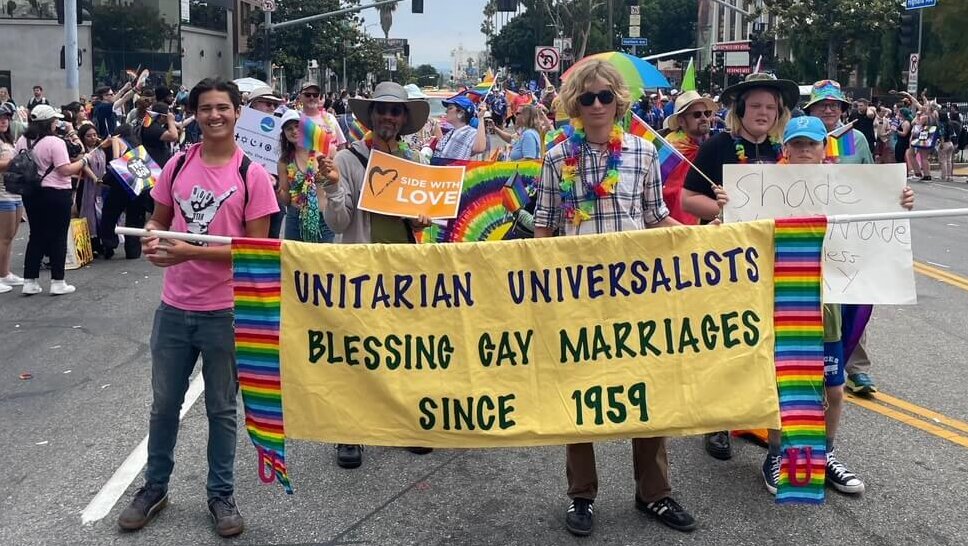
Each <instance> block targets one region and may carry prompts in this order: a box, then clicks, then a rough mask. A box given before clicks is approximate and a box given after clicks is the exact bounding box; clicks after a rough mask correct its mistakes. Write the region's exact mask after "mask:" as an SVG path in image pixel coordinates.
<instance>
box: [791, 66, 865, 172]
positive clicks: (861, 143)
mask: <svg viewBox="0 0 968 546" xmlns="http://www.w3.org/2000/svg"><path fill="white" fill-rule="evenodd" d="M849 107H850V101H849V100H847V98H846V97H844V93H843V91H841V90H840V84H839V83H837V82H835V81H834V80H820V81H818V82H816V83H814V84H813V88H812V89H811V90H810V100H809V101H807V104H806V105H805V106H804V107H803V111H804V112H806V114H807V115H808V116H813V117H816V118H820V120H821V121H823V124H824V126H825V127H826V128H827V133H832V132H834V131H836V130H837V129H839V128H841V127H843V126H844V124H843V122H842V121H841V118H842V117H843V114H844V112H845V111H846V110H847V109H848V108H849ZM851 132H852V135H853V138H854V149H855V150H856V151H855V152H854V153H853V154H851V155H841V156H838V157H836V158H828V159H830V160H831V161H833V162H836V163H841V164H854V165H872V164H873V163H874V156H873V154H871V147H870V144H869V143H868V141H867V137H866V136H864V133H862V132H860V131H858V130H857V129H852V130H851Z"/></svg>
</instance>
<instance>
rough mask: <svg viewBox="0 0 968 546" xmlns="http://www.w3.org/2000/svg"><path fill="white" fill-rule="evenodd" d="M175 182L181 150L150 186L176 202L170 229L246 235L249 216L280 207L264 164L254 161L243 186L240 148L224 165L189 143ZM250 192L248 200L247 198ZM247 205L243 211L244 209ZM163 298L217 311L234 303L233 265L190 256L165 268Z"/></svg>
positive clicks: (166, 201) (162, 199) (160, 198)
mask: <svg viewBox="0 0 968 546" xmlns="http://www.w3.org/2000/svg"><path fill="white" fill-rule="evenodd" d="M185 154H186V155H187V156H188V157H187V159H186V160H185V165H184V166H183V167H182V170H181V172H180V173H178V178H177V179H176V180H175V181H174V187H172V181H171V175H172V172H173V171H174V170H175V166H176V165H177V164H178V158H179V157H181V156H182V154H176V155H175V156H174V157H172V158H171V160H169V161H168V163H167V164H166V165H165V168H164V169H163V170H162V172H161V178H159V179H158V183H157V184H155V187H154V189H152V190H151V197H153V198H154V200H155V201H156V202H158V203H161V204H162V205H166V206H169V207H172V209H173V210H172V212H173V215H172V221H171V227H170V229H171V231H179V232H183V233H186V232H187V233H195V234H200V235H222V236H227V237H244V236H245V226H244V223H243V212H244V215H245V216H244V218H245V220H247V221H248V220H255V219H257V218H262V217H263V216H268V215H270V214H272V213H274V212H276V211H278V210H279V205H278V204H277V203H276V195H275V192H274V191H273V189H272V180H271V179H270V178H269V174H268V173H267V172H266V170H265V168H264V167H263V166H262V165H260V164H258V163H256V162H252V163H251V164H250V165H249V170H248V173H247V174H246V178H247V179H248V180H247V183H246V184H244V185H243V182H242V177H241V176H240V175H239V166H240V165H241V164H242V150H241V149H239V148H236V150H235V157H233V158H232V161H229V162H228V163H226V164H225V165H222V166H219V167H216V166H211V165H207V164H205V162H204V161H203V160H202V156H201V144H197V145H195V146H193V147H192V148H190V149H189V150H188V151H187V152H185ZM246 192H248V196H249V197H248V204H245V203H246V198H245V195H246ZM243 207H244V209H245V210H244V211H243ZM161 301H163V302H165V303H167V304H168V305H171V306H172V307H177V308H178V309H183V310H186V311H216V310H220V309H230V308H231V307H232V306H233V304H234V303H233V302H234V300H233V296H232V264H230V263H227V262H213V261H208V260H190V261H187V262H183V263H180V264H178V265H173V266H171V267H168V268H166V269H165V278H164V285H163V288H162V291H161Z"/></svg>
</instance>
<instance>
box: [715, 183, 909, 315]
mask: <svg viewBox="0 0 968 546" xmlns="http://www.w3.org/2000/svg"><path fill="white" fill-rule="evenodd" d="M905 184H906V182H905V169H904V165H901V164H895V165H726V166H725V167H724V168H723V187H724V188H726V192H727V194H728V195H729V204H727V205H726V209H725V210H724V218H725V221H726V222H743V221H748V220H757V219H761V218H789V217H792V216H811V215H827V216H830V215H835V214H866V213H881V212H898V211H903V210H904V209H903V208H902V207H901V204H900V201H901V190H902V188H903V187H904V186H905ZM823 279H824V295H823V298H824V302H825V303H853V304H865V303H870V304H895V305H897V304H913V303H917V294H916V292H915V286H914V258H913V255H912V252H911V225H910V222H909V221H908V220H879V221H868V222H852V223H849V224H831V225H830V226H829V227H828V228H827V238H826V241H825V243H824V271H823Z"/></svg>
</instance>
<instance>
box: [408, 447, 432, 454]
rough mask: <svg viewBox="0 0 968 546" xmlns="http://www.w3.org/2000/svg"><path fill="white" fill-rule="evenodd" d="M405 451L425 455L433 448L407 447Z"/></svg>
mask: <svg viewBox="0 0 968 546" xmlns="http://www.w3.org/2000/svg"><path fill="white" fill-rule="evenodd" d="M407 451H409V452H410V453H413V454H414V455H426V454H428V453H433V451H434V448H432V447H408V448H407Z"/></svg>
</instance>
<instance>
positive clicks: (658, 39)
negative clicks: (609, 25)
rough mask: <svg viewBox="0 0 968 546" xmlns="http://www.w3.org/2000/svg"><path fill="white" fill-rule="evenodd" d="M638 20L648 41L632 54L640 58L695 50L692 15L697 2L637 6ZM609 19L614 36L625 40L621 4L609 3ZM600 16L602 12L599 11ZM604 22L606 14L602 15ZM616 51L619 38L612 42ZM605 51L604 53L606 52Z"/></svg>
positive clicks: (659, 0)
mask: <svg viewBox="0 0 968 546" xmlns="http://www.w3.org/2000/svg"><path fill="white" fill-rule="evenodd" d="M640 3H641V4H642V6H641V8H640V13H641V17H640V19H641V20H642V24H641V28H640V31H641V34H642V36H643V37H645V38H648V39H649V45H648V46H645V47H639V48H637V49H636V53H638V54H639V55H640V56H646V55H652V54H655V53H662V52H664V51H675V50H677V49H686V48H689V47H695V44H696V14H697V13H698V12H699V0H649V1H646V2H640ZM613 9H614V10H615V11H614V12H613V13H612V18H613V20H614V21H615V35H616V36H627V35H628V27H629V9H628V7H627V6H625V5H624V2H618V1H614V2H613ZM603 14H604V10H603ZM603 16H604V17H605V18H606V19H607V14H604V15H603ZM615 48H616V49H625V50H627V51H628V52H631V48H622V47H621V41H620V38H617V39H616V40H615ZM606 51H607V49H606Z"/></svg>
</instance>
